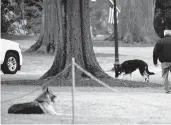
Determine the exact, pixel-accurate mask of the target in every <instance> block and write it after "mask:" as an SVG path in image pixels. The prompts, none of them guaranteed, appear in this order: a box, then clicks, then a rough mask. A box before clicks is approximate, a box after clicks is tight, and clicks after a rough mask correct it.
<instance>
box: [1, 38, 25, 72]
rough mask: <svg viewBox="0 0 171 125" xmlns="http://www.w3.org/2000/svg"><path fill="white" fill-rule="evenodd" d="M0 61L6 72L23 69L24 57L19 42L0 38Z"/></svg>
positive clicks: (2, 68)
mask: <svg viewBox="0 0 171 125" xmlns="http://www.w3.org/2000/svg"><path fill="white" fill-rule="evenodd" d="M0 63H1V70H2V72H3V73H4V74H15V73H16V72H17V71H18V70H20V69H21V65H22V63H23V57H22V54H21V49H20V47H19V44H18V43H16V42H13V41H10V40H6V39H1V38H0Z"/></svg>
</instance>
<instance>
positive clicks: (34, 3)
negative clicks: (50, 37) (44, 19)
mask: <svg viewBox="0 0 171 125" xmlns="http://www.w3.org/2000/svg"><path fill="white" fill-rule="evenodd" d="M23 6H24V8H23ZM23 10H24V11H23ZM41 11H42V0H24V3H23V2H22V0H2V1H1V24H2V27H1V32H2V33H3V34H14V35H16V34H17V35H18V34H21V35H22V34H23V32H21V31H23V30H24V31H25V32H27V34H30V33H34V34H36V33H39V32H40V22H41V21H40V20H41ZM23 12H24V13H23ZM23 14H24V20H26V22H27V24H23V23H22V22H23ZM2 37H3V36H2Z"/></svg>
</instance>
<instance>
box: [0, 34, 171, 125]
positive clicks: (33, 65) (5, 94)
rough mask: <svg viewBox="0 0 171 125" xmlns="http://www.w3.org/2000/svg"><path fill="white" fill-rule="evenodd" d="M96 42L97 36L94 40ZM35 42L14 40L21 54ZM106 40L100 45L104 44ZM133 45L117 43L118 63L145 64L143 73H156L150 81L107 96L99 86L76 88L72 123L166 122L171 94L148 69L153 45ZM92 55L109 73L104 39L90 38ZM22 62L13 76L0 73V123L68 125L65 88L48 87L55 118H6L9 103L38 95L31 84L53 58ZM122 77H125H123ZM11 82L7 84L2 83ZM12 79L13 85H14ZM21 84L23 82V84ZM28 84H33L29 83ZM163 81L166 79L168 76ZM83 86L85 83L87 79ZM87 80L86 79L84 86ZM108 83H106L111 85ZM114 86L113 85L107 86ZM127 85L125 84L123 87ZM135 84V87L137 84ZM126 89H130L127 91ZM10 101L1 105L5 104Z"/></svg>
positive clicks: (110, 51) (110, 55) (110, 54)
mask: <svg viewBox="0 0 171 125" xmlns="http://www.w3.org/2000/svg"><path fill="white" fill-rule="evenodd" d="M100 39H102V38H100ZM35 40H36V38H33V39H32V38H30V37H29V38H27V40H25V37H24V36H23V37H22V39H20V40H18V39H17V38H15V39H14V41H17V42H18V43H20V45H21V48H22V51H25V50H26V49H27V48H28V47H29V46H31V45H32V44H33V43H34V42H35ZM105 42H106V43H105ZM137 46H138V45H134V46H132V45H130V46H129V47H128V45H125V46H124V45H123V46H122V47H120V48H119V53H120V62H123V61H124V60H127V59H135V58H137V59H142V60H144V61H146V62H147V63H148V65H149V70H150V71H154V72H155V73H156V75H155V76H152V77H150V81H151V82H152V83H157V85H159V86H157V85H156V86H155V85H152V84H151V83H149V85H148V84H145V83H144V84H145V85H144V84H143V83H139V85H138V86H136V85H135V86H136V87H133V86H134V82H132V84H130V85H129V87H118V86H117V87H116V86H115V87H114V88H115V89H117V90H118V92H111V91H110V90H107V89H106V88H104V87H77V88H76V105H75V112H76V123H78V124H122V123H123V124H169V123H170V124H171V119H170V116H171V94H165V93H164V90H163V88H162V84H163V83H162V81H161V68H160V67H154V66H153V62H152V51H153V47H149V46H148V47H147V46H141V47H137ZM94 51H95V54H96V57H97V60H98V62H99V64H100V66H101V67H102V69H103V70H104V71H105V72H106V73H108V74H109V75H110V76H112V77H114V73H113V72H110V71H109V70H110V69H111V68H112V67H113V63H114V48H113V43H112V42H109V41H103V40H101V41H100V40H99V39H98V38H96V39H94ZM23 57H24V63H23V66H22V69H21V71H19V72H17V74H15V75H4V74H2V73H1V78H2V81H6V80H7V82H6V83H5V84H4V83H3V84H2V85H1V101H2V102H1V123H2V124H15V123H16V124H24V123H27V124H33V123H37V124H39V123H40V124H50V123H53V124H68V123H69V124H70V123H71V120H72V119H71V118H72V110H71V106H72V105H71V88H69V87H60V86H58V87H56V86H53V87H52V86H51V87H50V88H51V89H52V91H53V92H54V93H55V94H56V95H57V99H56V103H55V109H56V111H57V112H58V115H57V116H51V115H11V114H10V115H9V114H7V111H8V108H9V107H10V106H11V105H12V104H14V103H20V102H29V101H31V100H34V99H35V98H36V97H37V96H38V95H39V94H40V93H41V86H38V85H37V86H35V85H34V80H36V79H38V78H39V77H40V76H42V75H43V74H44V73H45V72H46V71H47V70H48V69H49V68H50V66H51V64H52V62H53V59H54V56H49V55H27V54H24V55H23ZM124 79H129V76H128V77H125V78H124ZM9 80H12V82H10V83H9V82H8V81H9ZM13 80H19V81H15V82H18V83H15V84H14V81H13ZM22 80H26V81H27V83H28V84H26V83H25V82H24V81H22ZM32 80H33V81H32ZM133 80H134V81H143V78H142V77H141V76H140V74H139V72H138V71H136V72H135V73H133ZM169 80H171V77H170V76H169ZM116 81H117V80H116ZM87 82H88V81H87ZM90 82H91V81H89V83H90ZM111 84H112V83H111ZM113 84H114V83H113ZM127 84H128V83H127ZM140 84H141V85H140ZM130 86H131V87H130ZM37 88H40V90H39V91H36V92H35V93H30V94H29V95H27V96H26V97H24V98H19V99H15V98H16V97H18V96H22V95H23V94H26V93H28V92H30V91H32V90H34V89H37ZM9 99H12V100H11V101H7V102H4V101H5V100H9Z"/></svg>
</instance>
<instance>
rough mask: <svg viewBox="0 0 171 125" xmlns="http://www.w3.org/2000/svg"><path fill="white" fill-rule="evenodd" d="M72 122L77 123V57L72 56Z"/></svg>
mask: <svg viewBox="0 0 171 125" xmlns="http://www.w3.org/2000/svg"><path fill="white" fill-rule="evenodd" d="M72 124H75V58H74V57H72Z"/></svg>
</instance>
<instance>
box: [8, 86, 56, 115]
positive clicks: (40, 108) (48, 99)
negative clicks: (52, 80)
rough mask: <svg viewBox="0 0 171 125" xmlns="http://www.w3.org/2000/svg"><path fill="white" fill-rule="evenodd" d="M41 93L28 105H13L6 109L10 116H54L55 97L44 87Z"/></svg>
mask: <svg viewBox="0 0 171 125" xmlns="http://www.w3.org/2000/svg"><path fill="white" fill-rule="evenodd" d="M42 91H43V92H42V93H41V94H40V95H39V96H38V97H37V98H36V99H35V100H34V101H33V102H28V103H21V104H14V105H12V106H11V107H10V108H9V109H8V113H12V114H52V115H56V114H57V113H56V111H55V110H54V108H53V105H52V104H53V103H54V102H55V98H56V96H55V95H54V94H53V93H52V92H51V91H50V90H49V89H48V87H44V88H43V90H42Z"/></svg>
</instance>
